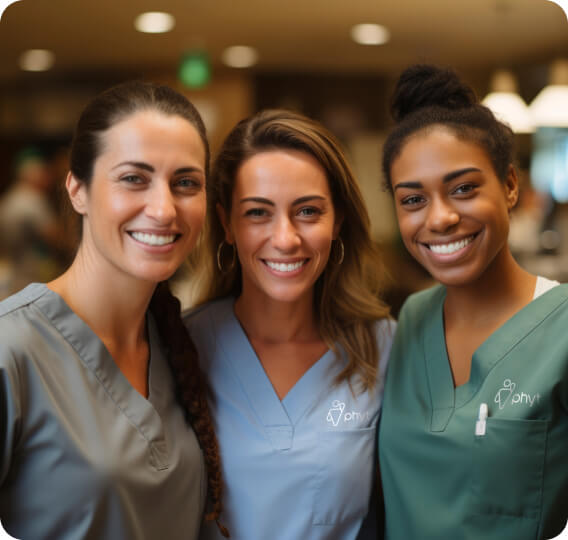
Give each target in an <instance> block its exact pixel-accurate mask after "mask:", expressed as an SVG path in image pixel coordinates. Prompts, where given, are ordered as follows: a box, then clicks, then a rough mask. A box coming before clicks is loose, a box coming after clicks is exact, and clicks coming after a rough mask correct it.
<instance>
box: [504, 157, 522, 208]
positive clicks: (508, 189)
mask: <svg viewBox="0 0 568 540" xmlns="http://www.w3.org/2000/svg"><path fill="white" fill-rule="evenodd" d="M505 196H506V197H507V209H508V210H509V211H511V210H512V209H513V208H514V207H515V205H516V204H517V201H518V200H519V177H518V176H517V171H515V167H513V165H509V170H508V172H507V178H506V179H505Z"/></svg>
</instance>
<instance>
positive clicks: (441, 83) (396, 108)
mask: <svg viewBox="0 0 568 540" xmlns="http://www.w3.org/2000/svg"><path fill="white" fill-rule="evenodd" d="M391 115H392V117H393V119H394V121H395V123H396V125H395V127H394V129H393V130H392V131H391V133H390V134H389V136H388V138H387V140H386V142H385V145H384V147H383V162H382V167H383V174H384V178H385V179H386V184H387V186H386V187H387V189H389V190H392V182H391V167H392V163H393V161H394V160H395V159H396V158H397V157H398V156H399V154H400V152H401V151H402V148H403V146H404V145H405V143H406V142H407V141H408V139H410V138H411V137H412V136H414V135H417V134H418V133H422V134H423V133H424V132H425V131H427V130H429V129H431V128H433V127H434V126H443V127H445V128H446V129H447V130H449V131H450V132H451V133H453V134H454V135H455V136H456V137H457V138H458V139H460V140H464V141H468V142H472V143H474V144H477V145H479V146H480V147H481V148H483V150H485V152H486V153H487V156H488V157H489V159H490V160H491V163H492V165H493V168H494V169H495V173H496V174H497V177H498V178H499V180H501V181H502V182H504V181H505V179H506V177H507V172H508V170H509V166H510V165H511V164H512V163H513V132H512V130H511V128H510V127H509V126H507V125H506V124H503V123H502V122H500V121H499V120H497V119H496V118H495V116H494V115H493V113H492V112H491V111H490V110H489V109H488V108H487V107H485V106H484V105H482V104H481V103H480V102H479V100H478V99H477V96H476V95H475V92H474V91H473V90H472V88H471V87H469V86H468V85H467V84H465V83H464V82H463V81H462V80H461V79H460V78H459V77H458V75H457V74H456V73H455V72H454V71H453V70H451V69H444V68H439V67H436V66H431V65H425V64H416V65H413V66H410V67H408V68H407V69H406V70H404V71H403V72H402V74H401V75H400V77H399V79H398V82H397V84H396V88H395V91H394V94H393V96H392V100H391Z"/></svg>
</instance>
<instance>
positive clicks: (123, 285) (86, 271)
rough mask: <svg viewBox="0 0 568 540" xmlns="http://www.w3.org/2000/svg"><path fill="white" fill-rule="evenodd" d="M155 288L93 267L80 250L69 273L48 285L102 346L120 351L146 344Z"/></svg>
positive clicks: (140, 281)
mask: <svg viewBox="0 0 568 540" xmlns="http://www.w3.org/2000/svg"><path fill="white" fill-rule="evenodd" d="M101 266H102V267H101ZM155 285H156V284H155V283H151V282H146V281H142V280H136V279H133V278H132V277H130V276H127V275H125V274H122V273H120V272H118V271H117V270H116V269H110V268H108V267H104V265H96V264H93V261H92V260H90V257H89V256H88V254H86V253H84V251H83V250H82V249H81V248H79V252H78V253H77V256H76V257H75V259H74V261H73V263H72V264H71V266H70V267H69V269H68V270H67V271H66V272H65V273H64V274H63V275H61V276H60V277H58V278H57V279H55V280H54V281H52V282H50V283H48V284H47V286H48V287H49V288H50V289H51V290H53V291H54V292H56V293H58V294H59V295H60V296H61V297H62V298H63V299H64V300H65V302H66V303H67V304H68V305H69V307H70V308H71V309H72V310H73V311H74V312H75V313H76V314H77V315H78V316H79V317H81V319H83V320H84V321H85V322H86V323H87V324H88V325H89V326H90V328H91V329H92V330H93V331H94V332H95V334H97V335H98V336H99V338H100V339H101V340H102V341H103V342H104V343H105V344H118V345H119V346H120V347H121V348H122V347H125V348H127V347H135V346H136V345H137V344H140V343H141V342H143V341H145V339H146V338H145V316H146V311H147V309H148V305H149V303H150V299H151V297H152V294H153V292H154V289H155Z"/></svg>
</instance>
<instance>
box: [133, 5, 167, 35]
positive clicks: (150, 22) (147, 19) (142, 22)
mask: <svg viewBox="0 0 568 540" xmlns="http://www.w3.org/2000/svg"><path fill="white" fill-rule="evenodd" d="M175 24H176V20H175V18H174V17H173V15H170V14H169V13H164V12H163V11H148V12H146V13H141V14H140V15H138V17H136V19H134V27H135V28H136V30H138V31H139V32H145V33H147V34H163V33H164V32H169V31H170V30H171V29H172V28H173V27H174V26H175Z"/></svg>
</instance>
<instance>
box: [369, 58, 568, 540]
mask: <svg viewBox="0 0 568 540" xmlns="http://www.w3.org/2000/svg"><path fill="white" fill-rule="evenodd" d="M393 113H394V118H395V120H396V122H397V125H396V126H395V128H394V129H393V131H392V133H391V134H390V136H389V138H388V140H387V142H386V144H385V147H384V154H383V168H384V173H385V177H386V179H387V183H388V186H389V188H390V189H391V190H392V193H393V196H394V201H395V206H396V213H397V217H398V222H399V227H400V232H401V236H402V239H403V241H404V244H405V245H406V247H407V249H408V251H409V252H410V253H411V254H412V256H413V257H414V258H415V259H416V260H417V261H418V262H419V263H420V264H421V265H422V266H423V267H424V268H425V269H426V270H428V271H429V272H430V274H431V275H432V277H433V278H434V279H436V280H437V281H438V282H439V283H440V284H439V285H437V286H435V287H433V288H431V289H429V290H426V291H423V292H420V293H417V294H415V295H412V296H411V297H410V298H409V299H408V300H407V302H406V303H405V305H404V307H403V309H402V311H401V314H400V319H399V326H398V332H397V336H396V337H395V341H394V345H393V350H392V353H391V358H390V363H389V368H388V373H387V381H386V388H385V397H384V404H383V415H382V420H381V426H380V435H379V460H380V468H381V475H382V481H383V489H384V497H385V509H386V538H388V539H389V540H408V539H419V540H429V539H432V540H434V539H436V540H439V539H452V540H460V539H464V540H465V539H475V540H477V539H482V538H483V539H484V540H491V539H500V540H502V539H513V538H514V539H516V540H519V539H520V540H523V539H527V540H528V539H541V538H552V537H554V536H557V535H558V534H559V533H560V532H561V531H562V529H563V528H564V526H565V523H566V519H567V516H568V504H567V502H566V501H568V464H567V461H566V448H567V445H568V416H567V411H568V373H567V371H568V332H567V328H568V286H565V285H559V284H558V283H556V282H552V281H550V280H547V279H545V278H542V277H538V276H534V275H531V274H529V273H528V272H526V271H525V270H524V269H523V268H521V267H520V266H519V265H518V264H517V263H516V261H515V260H514V258H513V256H512V255H511V252H510V250H509V247H508V243H507V235H508V231H509V217H510V212H511V210H512V209H513V207H514V206H515V203H516V202H517V197H518V180H517V175H516V173H515V169H514V167H513V164H512V163H513V155H512V154H513V151H512V148H513V134H512V132H511V130H510V129H509V128H508V127H507V126H506V125H504V124H502V123H500V122H499V121H497V120H496V119H495V117H494V116H493V114H492V113H491V112H490V111H489V110H488V109H487V108H485V107H483V106H482V105H480V104H479V102H478V101H477V99H476V97H475V95H474V94H473V92H472V91H471V89H470V88H469V87H467V86H465V85H464V84H463V83H462V82H461V81H460V80H459V79H458V78H457V76H456V75H455V74H454V73H453V72H451V71H448V70H441V69H437V68H434V67H431V66H420V65H419V66H413V67H411V68H408V69H407V70H406V71H405V72H404V73H403V74H402V75H401V77H400V79H399V81H398V84H397V87H396V90H395V95H394V99H393Z"/></svg>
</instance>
